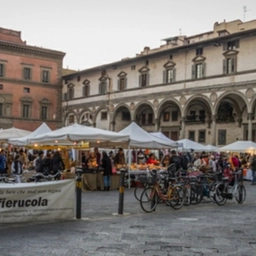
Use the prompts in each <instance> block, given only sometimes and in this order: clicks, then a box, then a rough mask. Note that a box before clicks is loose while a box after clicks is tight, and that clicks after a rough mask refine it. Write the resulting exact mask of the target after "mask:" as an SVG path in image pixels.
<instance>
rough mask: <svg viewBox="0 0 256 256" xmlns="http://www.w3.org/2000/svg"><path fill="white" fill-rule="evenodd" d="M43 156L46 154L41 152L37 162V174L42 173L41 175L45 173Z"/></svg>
mask: <svg viewBox="0 0 256 256" xmlns="http://www.w3.org/2000/svg"><path fill="white" fill-rule="evenodd" d="M43 156H44V152H43V151H39V153H38V157H37V159H36V162H35V170H36V172H41V173H43V172H44V163H43Z"/></svg>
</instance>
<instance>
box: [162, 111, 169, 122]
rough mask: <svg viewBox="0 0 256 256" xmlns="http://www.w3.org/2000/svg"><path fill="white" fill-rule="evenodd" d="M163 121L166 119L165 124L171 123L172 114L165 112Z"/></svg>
mask: <svg viewBox="0 0 256 256" xmlns="http://www.w3.org/2000/svg"><path fill="white" fill-rule="evenodd" d="M163 119H164V122H169V121H170V113H169V112H164V116H163Z"/></svg>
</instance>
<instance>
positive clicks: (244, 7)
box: [243, 5, 247, 22]
mask: <svg viewBox="0 0 256 256" xmlns="http://www.w3.org/2000/svg"><path fill="white" fill-rule="evenodd" d="M243 10H244V22H245V13H246V12H247V7H246V5H245V6H243Z"/></svg>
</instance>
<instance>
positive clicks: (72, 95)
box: [67, 88, 74, 100]
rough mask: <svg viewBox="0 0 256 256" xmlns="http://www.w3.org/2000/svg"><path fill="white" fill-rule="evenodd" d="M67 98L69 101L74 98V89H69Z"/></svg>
mask: <svg viewBox="0 0 256 256" xmlns="http://www.w3.org/2000/svg"><path fill="white" fill-rule="evenodd" d="M67 97H68V99H69V100H72V99H73V98H74V89H73V88H69V89H68V94H67Z"/></svg>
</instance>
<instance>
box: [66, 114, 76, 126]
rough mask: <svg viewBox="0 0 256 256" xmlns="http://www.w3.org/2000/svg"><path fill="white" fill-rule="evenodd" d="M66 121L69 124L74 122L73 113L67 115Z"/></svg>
mask: <svg viewBox="0 0 256 256" xmlns="http://www.w3.org/2000/svg"><path fill="white" fill-rule="evenodd" d="M68 121H69V123H70V124H71V123H74V122H75V116H74V115H70V116H69V117H68Z"/></svg>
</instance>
